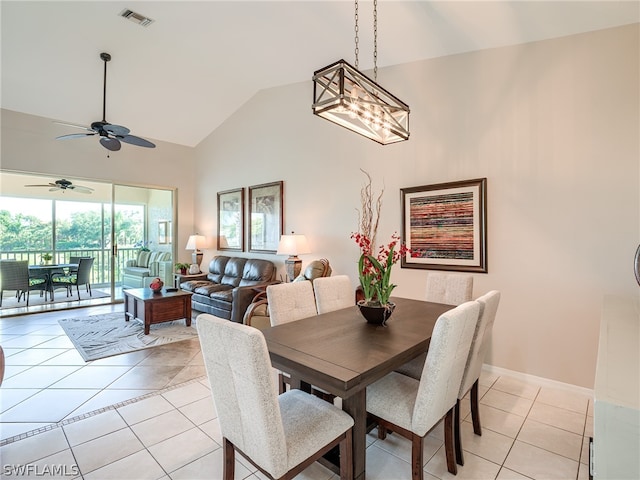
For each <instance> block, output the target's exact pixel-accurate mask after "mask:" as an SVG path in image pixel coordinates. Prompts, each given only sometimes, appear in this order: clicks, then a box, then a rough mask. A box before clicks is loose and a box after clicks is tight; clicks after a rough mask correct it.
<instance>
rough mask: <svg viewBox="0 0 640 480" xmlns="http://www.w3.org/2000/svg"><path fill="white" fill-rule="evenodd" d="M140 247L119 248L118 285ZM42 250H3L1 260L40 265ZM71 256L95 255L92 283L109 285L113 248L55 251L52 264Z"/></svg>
mask: <svg viewBox="0 0 640 480" xmlns="http://www.w3.org/2000/svg"><path fill="white" fill-rule="evenodd" d="M139 251H140V249H138V248H118V257H117V261H116V265H115V268H116V272H115V281H116V286H119V285H121V284H122V270H123V268H124V267H125V265H126V263H127V260H135V259H136V258H137V257H138V252H139ZM41 254H42V252H41V251H24V250H21V251H8V252H1V253H0V259H1V260H7V259H12V260H27V261H28V262H29V265H40V262H41V259H40V255H41ZM71 257H93V258H94V261H93V267H92V268H91V285H92V286H96V287H101V286H102V287H104V286H108V285H109V283H110V278H111V277H110V275H111V261H110V260H111V249H110V248H104V249H102V248H101V249H80V250H58V251H56V252H54V253H53V259H52V260H51V261H50V262H49V263H50V264H61V263H70V258H71Z"/></svg>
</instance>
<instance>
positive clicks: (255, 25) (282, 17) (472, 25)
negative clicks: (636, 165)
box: [1, 0, 639, 146]
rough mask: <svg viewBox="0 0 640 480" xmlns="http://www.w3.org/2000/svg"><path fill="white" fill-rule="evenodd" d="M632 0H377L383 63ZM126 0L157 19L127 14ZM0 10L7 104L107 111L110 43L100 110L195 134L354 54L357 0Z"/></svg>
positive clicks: (366, 50) (69, 4) (568, 21)
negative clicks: (143, 22) (264, 93)
mask: <svg viewBox="0 0 640 480" xmlns="http://www.w3.org/2000/svg"><path fill="white" fill-rule="evenodd" d="M638 5H639V3H638V2H636V1H628V2H616V1H601V2H598V1H586V2H582V1H565V2H553V1H497V2H483V1H468V2H465V1H410V2H404V1H393V0H379V4H378V66H379V67H384V66H389V65H395V64H400V63H405V62H410V61H416V60H422V59H427V58H433V57H438V56H443V55H450V54H455V53H461V52H466V51H471V50H478V49H485V48H491V47H499V46H505V45H513V44H518V43H524V42H530V41H535V40H540V39H546V38H553V37H558V36H564V35H571V34H575V33H580V32H586V31H591V30H598V29H602V28H609V27H613V26H618V25H624V24H629V23H635V22H638V21H639V8H638ZM125 9H129V10H132V11H134V12H137V13H139V14H141V15H143V16H146V17H149V18H151V19H152V20H154V22H153V23H151V24H150V25H149V26H147V27H142V26H140V25H138V24H136V23H133V22H131V21H129V20H126V19H124V18H122V17H121V16H120V15H119V14H120V12H122V11H123V10H125ZM372 11H373V7H372V2H365V1H361V2H360V5H359V31H360V42H359V46H360V69H361V70H368V69H371V68H372V67H373V14H372ZM1 21H2V98H1V100H2V108H5V109H9V110H15V111H18V112H23V113H28V114H33V115H38V116H43V117H46V118H50V119H52V120H57V121H61V122H66V123H71V124H77V125H84V126H88V125H90V124H91V122H94V121H98V120H101V118H102V89H103V84H102V82H103V78H102V77H103V63H102V60H100V57H99V55H100V52H108V53H110V54H111V55H112V61H111V62H110V63H109V64H108V74H107V75H108V77H107V104H106V117H107V118H106V119H107V120H108V121H109V122H111V123H114V124H119V125H125V126H127V127H129V128H130V129H131V131H132V134H135V135H139V136H142V137H145V138H149V139H152V140H154V139H155V140H163V141H167V142H172V143H177V144H181V145H187V146H195V145H197V144H198V143H199V142H200V141H202V140H203V139H204V138H205V137H206V136H207V135H209V134H210V133H211V132H212V131H213V130H214V129H215V128H216V127H217V126H219V125H220V124H221V123H222V122H224V121H225V119H226V118H228V117H229V116H230V115H231V114H233V112H234V111H235V110H237V109H238V108H239V107H240V106H241V105H242V104H243V103H245V102H246V101H248V100H249V99H250V98H251V97H252V96H253V95H255V94H256V92H258V91H259V90H261V89H265V88H269V87H274V86H279V85H285V84H289V83H294V82H301V81H309V82H310V83H311V76H312V74H313V72H314V70H317V69H319V68H321V67H324V66H326V65H328V64H329V63H331V62H333V61H335V60H338V59H340V58H344V59H345V60H347V61H348V62H350V63H353V61H354V4H353V2H352V1H340V0H337V1H280V2H276V1H254V2H250V1H192V2H190V1H130V2H121V1H66V2H58V1H43V2H35V1H6V0H3V1H2V2H1ZM379 80H380V83H381V84H383V85H384V76H383V73H382V72H381V76H379ZM385 86H386V87H388V88H389V89H390V90H392V91H393V85H385ZM309 91H310V92H311V88H310V89H309ZM394 93H396V94H397V95H399V96H400V97H401V93H402V92H395V91H394ZM310 95H311V93H310ZM311 102H312V99H311V97H310V98H309V113H310V114H311ZM56 128H57V129H58V130H59V132H58V134H59V135H64V134H68V133H77V132H78V130H77V129H74V128H72V127H69V126H63V125H58V126H57V127H56Z"/></svg>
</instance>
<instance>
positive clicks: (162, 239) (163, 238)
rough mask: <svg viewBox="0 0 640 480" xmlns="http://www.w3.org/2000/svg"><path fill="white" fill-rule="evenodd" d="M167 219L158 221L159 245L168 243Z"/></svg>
mask: <svg viewBox="0 0 640 480" xmlns="http://www.w3.org/2000/svg"><path fill="white" fill-rule="evenodd" d="M168 223H169V222H167V221H164V220H163V221H160V222H158V243H159V244H160V245H166V244H167V243H169V239H168V236H169V226H168Z"/></svg>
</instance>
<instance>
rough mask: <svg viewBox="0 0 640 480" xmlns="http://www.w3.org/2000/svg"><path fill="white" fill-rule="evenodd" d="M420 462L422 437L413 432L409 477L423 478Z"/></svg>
mask: <svg viewBox="0 0 640 480" xmlns="http://www.w3.org/2000/svg"><path fill="white" fill-rule="evenodd" d="M422 462H423V458H422V437H420V436H418V435H416V434H415V433H414V434H413V436H412V438H411V478H412V479H413V480H422V479H423V477H424V471H423V470H422Z"/></svg>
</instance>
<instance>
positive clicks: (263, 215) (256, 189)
mask: <svg viewBox="0 0 640 480" xmlns="http://www.w3.org/2000/svg"><path fill="white" fill-rule="evenodd" d="M282 187H283V182H282V181H279V182H273V183H265V184H263V185H255V186H253V187H249V209H250V213H249V251H250V252H262V253H276V251H277V250H278V243H279V242H280V236H281V235H282V232H283V228H284V217H283V195H282Z"/></svg>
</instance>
